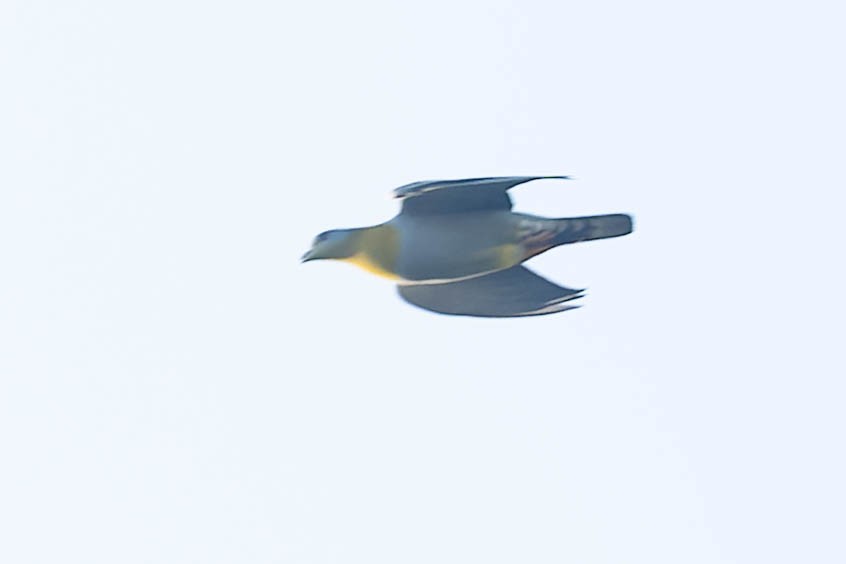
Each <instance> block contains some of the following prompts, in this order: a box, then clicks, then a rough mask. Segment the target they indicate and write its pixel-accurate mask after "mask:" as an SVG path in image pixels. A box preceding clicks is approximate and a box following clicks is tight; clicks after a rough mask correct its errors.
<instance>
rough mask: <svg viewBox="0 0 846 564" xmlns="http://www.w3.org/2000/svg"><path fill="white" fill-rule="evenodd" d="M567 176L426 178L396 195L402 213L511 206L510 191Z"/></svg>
mask: <svg viewBox="0 0 846 564" xmlns="http://www.w3.org/2000/svg"><path fill="white" fill-rule="evenodd" d="M547 178H559V179H566V178H568V177H567V176H503V177H495V178H464V179H461V180H424V181H422V182H414V183H412V184H406V185H405V186H400V187H399V188H397V189H395V190H394V197H395V198H399V199H401V200H402V213H405V214H433V213H452V212H468V211H476V210H505V211H508V210H510V209H511V198H509V197H508V193H507V192H508V190H510V189H511V188H514V187H515V186H517V185H518V184H523V183H524V182H529V181H531V180H541V179H547Z"/></svg>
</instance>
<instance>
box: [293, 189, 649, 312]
mask: <svg viewBox="0 0 846 564" xmlns="http://www.w3.org/2000/svg"><path fill="white" fill-rule="evenodd" d="M549 178H555V179H567V178H568V177H566V176H509V177H498V178H468V179H462V180H427V181H423V182H415V183H413V184H408V185H406V186H401V187H400V188H397V189H395V190H394V197H396V198H399V199H400V200H402V209H401V211H400V213H399V214H398V215H397V216H396V217H394V218H393V219H391V220H390V221H388V222H386V223H382V224H380V225H374V226H371V227H359V228H353V229H335V230H331V231H325V232H323V233H321V234H320V235H318V236H317V237H316V238H315V239H314V242H313V244H312V247H311V250H309V251H308V252H307V253H306V254H305V255H303V258H302V260H303V262H305V261H310V260H317V259H335V260H342V261H345V262H350V263H352V264H355V265H357V266H359V267H361V268H363V269H365V270H367V271H369V272H372V273H374V274H377V275H380V276H383V277H386V278H389V279H391V280H394V281H396V282H397V284H398V291H399V295H400V296H401V297H402V298H403V299H404V300H405V301H407V302H409V303H411V304H413V305H415V306H418V307H421V308H423V309H427V310H430V311H434V312H438V313H445V314H450V315H470V316H476V317H526V316H533V315H544V314H549V313H557V312H561V311H566V310H569V309H574V308H576V307H579V306H577V305H574V304H573V303H572V302H573V300H575V299H577V298H580V297H582V296H583V290H574V289H571V288H566V287H564V286H559V285H557V284H553V283H552V282H549V281H548V280H545V279H544V278H542V277H540V276H538V275H537V274H535V273H534V272H532V271H531V270H529V269H528V268H526V267H525V266H522V263H523V262H524V261H526V260H528V259H530V258H532V257H534V256H537V255H539V254H540V253H543V252H545V251H548V250H549V249H552V248H554V247H557V246H559V245H566V244H569V243H577V242H579V241H590V240H593V239H605V238H608V237H619V236H621V235H626V234H628V233H631V231H632V218H631V217H630V216H628V215H625V214H609V215H598V216H590V217H571V218H545V217H539V216H535V215H528V214H523V213H515V212H513V211H511V207H512V204H511V198H510V197H509V196H508V190H510V189H511V188H513V187H515V186H517V185H519V184H523V183H525V182H529V181H531V180H539V179H549Z"/></svg>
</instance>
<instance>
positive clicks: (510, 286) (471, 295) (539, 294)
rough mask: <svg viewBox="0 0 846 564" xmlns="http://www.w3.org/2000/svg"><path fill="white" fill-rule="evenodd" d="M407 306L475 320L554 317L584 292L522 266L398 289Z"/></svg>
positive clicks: (573, 307)
mask: <svg viewBox="0 0 846 564" xmlns="http://www.w3.org/2000/svg"><path fill="white" fill-rule="evenodd" d="M397 289H398V291H399V294H400V296H401V297H402V298H403V299H404V300H405V301H407V302H408V303H410V304H413V305H416V306H417V307H421V308H423V309H428V310H430V311H434V312H437V313H446V314H449V315H471V316H475V317H526V316H530V315H544V314H548V313H557V312H559V311H566V310H568V309H575V308H577V307H579V306H577V305H572V304H570V300H574V299H576V298H580V297H582V295H583V294H582V292H583V290H573V289H570V288H564V287H563V286H558V285H556V284H553V283H552V282H549V281H548V280H545V279H543V278H541V277H540V276H538V275H537V274H535V273H534V272H532V271H531V270H529V269H527V268H525V267H523V266H513V267H511V268H508V269H506V270H500V271H497V272H493V273H491V274H485V275H484V276H479V277H477V278H470V279H467V280H460V281H458V282H448V283H446V284H419V285H408V286H399V287H398V288H397Z"/></svg>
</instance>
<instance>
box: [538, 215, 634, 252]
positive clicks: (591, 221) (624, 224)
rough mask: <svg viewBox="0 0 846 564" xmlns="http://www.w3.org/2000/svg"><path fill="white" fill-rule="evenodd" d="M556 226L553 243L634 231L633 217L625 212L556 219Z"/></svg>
mask: <svg viewBox="0 0 846 564" xmlns="http://www.w3.org/2000/svg"><path fill="white" fill-rule="evenodd" d="M556 228H557V229H556V231H558V233H556V234H555V237H554V238H553V245H554V246H557V245H566V244H568V243H578V242H579V241H592V240H594V239H607V238H609V237H620V236H622V235H628V234H629V233H631V232H632V218H631V216H629V215H626V214H623V213H615V214H609V215H594V216H588V217H568V218H562V219H558V220H556Z"/></svg>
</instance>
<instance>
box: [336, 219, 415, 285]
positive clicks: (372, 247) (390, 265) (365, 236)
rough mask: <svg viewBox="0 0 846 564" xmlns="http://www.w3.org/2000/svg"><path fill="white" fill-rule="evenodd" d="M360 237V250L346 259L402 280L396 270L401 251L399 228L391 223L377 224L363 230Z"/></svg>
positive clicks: (377, 272)
mask: <svg viewBox="0 0 846 564" xmlns="http://www.w3.org/2000/svg"><path fill="white" fill-rule="evenodd" d="M358 237H359V239H358V241H356V248H357V249H358V251H357V252H356V253H355V254H354V255H352V256H351V257H349V258H346V259H344V261H345V262H348V263H350V264H354V265H356V266H357V267H359V268H361V269H363V270H366V271H367V272H370V273H371V274H375V275H377V276H381V277H383V278H387V279H389V280H400V279H401V277H400V276H399V275H398V274H397V273H396V271H395V268H396V265H397V261H398V259H399V251H400V241H399V233H398V232H397V230H396V229H395V228H394V227H393V226H391V225H377V226H376V227H371V228H370V229H365V230H362V231H361V232H360V233H359V234H358Z"/></svg>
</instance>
